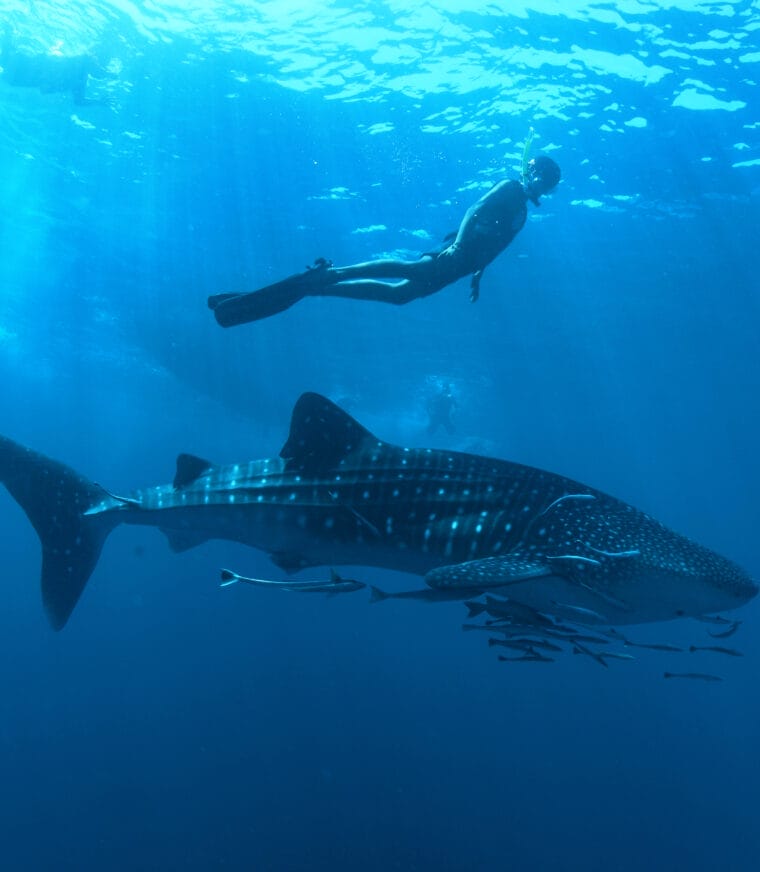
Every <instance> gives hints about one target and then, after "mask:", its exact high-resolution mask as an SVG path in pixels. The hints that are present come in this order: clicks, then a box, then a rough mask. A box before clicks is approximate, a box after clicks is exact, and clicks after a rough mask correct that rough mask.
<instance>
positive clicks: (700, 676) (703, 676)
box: [662, 672, 723, 681]
mask: <svg viewBox="0 0 760 872" xmlns="http://www.w3.org/2000/svg"><path fill="white" fill-rule="evenodd" d="M662 677H663V678H692V679H694V680H695V681H723V679H722V678H721V677H720V676H719V675H708V674H707V673H706V672H663V674H662Z"/></svg>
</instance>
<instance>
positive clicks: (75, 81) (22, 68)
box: [0, 24, 116, 106]
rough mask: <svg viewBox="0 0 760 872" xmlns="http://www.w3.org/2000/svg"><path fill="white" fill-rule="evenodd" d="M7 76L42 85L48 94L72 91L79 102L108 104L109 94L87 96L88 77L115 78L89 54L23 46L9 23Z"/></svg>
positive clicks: (9, 79)
mask: <svg viewBox="0 0 760 872" xmlns="http://www.w3.org/2000/svg"><path fill="white" fill-rule="evenodd" d="M2 51H3V53H2V58H0V61H1V62H2V67H3V80H4V81H6V82H7V83H8V84H9V85H16V86H19V87H26V88H39V89H40V91H42V92H43V93H44V94H54V93H61V94H65V93H70V94H71V96H72V98H73V100H74V103H76V105H77V106H84V105H87V104H90V105H93V104H101V105H103V104H107V103H108V102H109V101H108V99H106V98H98V99H95V98H90V97H87V80H88V79H89V77H90V76H92V77H93V78H94V79H115V78H116V74H115V73H112V72H111V71H110V70H108V69H106V67H104V66H103V65H102V64H101V63H100V62H99V61H98V59H97V58H96V57H95V55H93V54H90V53H89V52H88V53H86V54H79V55H71V56H69V57H66V56H64V55H58V54H33V53H32V52H28V51H23V50H19V48H18V47H17V45H16V43H15V41H14V39H13V31H12V30H11V28H10V26H9V25H7V24H6V25H5V29H4V33H3V43H2Z"/></svg>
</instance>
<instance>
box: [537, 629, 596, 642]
mask: <svg viewBox="0 0 760 872" xmlns="http://www.w3.org/2000/svg"><path fill="white" fill-rule="evenodd" d="M542 632H544V633H546V634H547V635H548V636H551V637H552V639H561V640H563V641H565V642H572V643H573V644H576V643H578V642H585V643H587V644H591V645H609V644H610V640H609V639H602V638H600V637H599V636H584V635H583V634H582V633H552V632H550V631H548V630H542Z"/></svg>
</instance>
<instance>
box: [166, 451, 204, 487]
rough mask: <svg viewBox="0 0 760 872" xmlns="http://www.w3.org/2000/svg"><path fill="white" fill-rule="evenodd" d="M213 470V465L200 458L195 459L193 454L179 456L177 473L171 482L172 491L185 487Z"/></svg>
mask: <svg viewBox="0 0 760 872" xmlns="http://www.w3.org/2000/svg"><path fill="white" fill-rule="evenodd" d="M213 468H214V464H213V463H211V462H209V461H208V460H204V459H203V458H202V457H196V456H195V455H194V454H179V455H178V456H177V472H176V473H175V475H174V481H173V482H172V484H173V485H174V489H175V490H179V489H180V488H181V487H187V486H188V485H189V484H192V483H193V482H194V481H195V480H196V479H199V478H200V477H201V476H202V475H205V474H206V473H207V472H210V471H211V470H212V469H213Z"/></svg>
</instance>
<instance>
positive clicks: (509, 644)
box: [488, 639, 532, 651]
mask: <svg viewBox="0 0 760 872" xmlns="http://www.w3.org/2000/svg"><path fill="white" fill-rule="evenodd" d="M494 645H500V646H501V647H502V648H512V649H514V650H516V651H528V649H529V648H530V647H531V646H532V643H531V641H530V639H489V640H488V647H489V648H492V647H493V646H494Z"/></svg>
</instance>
